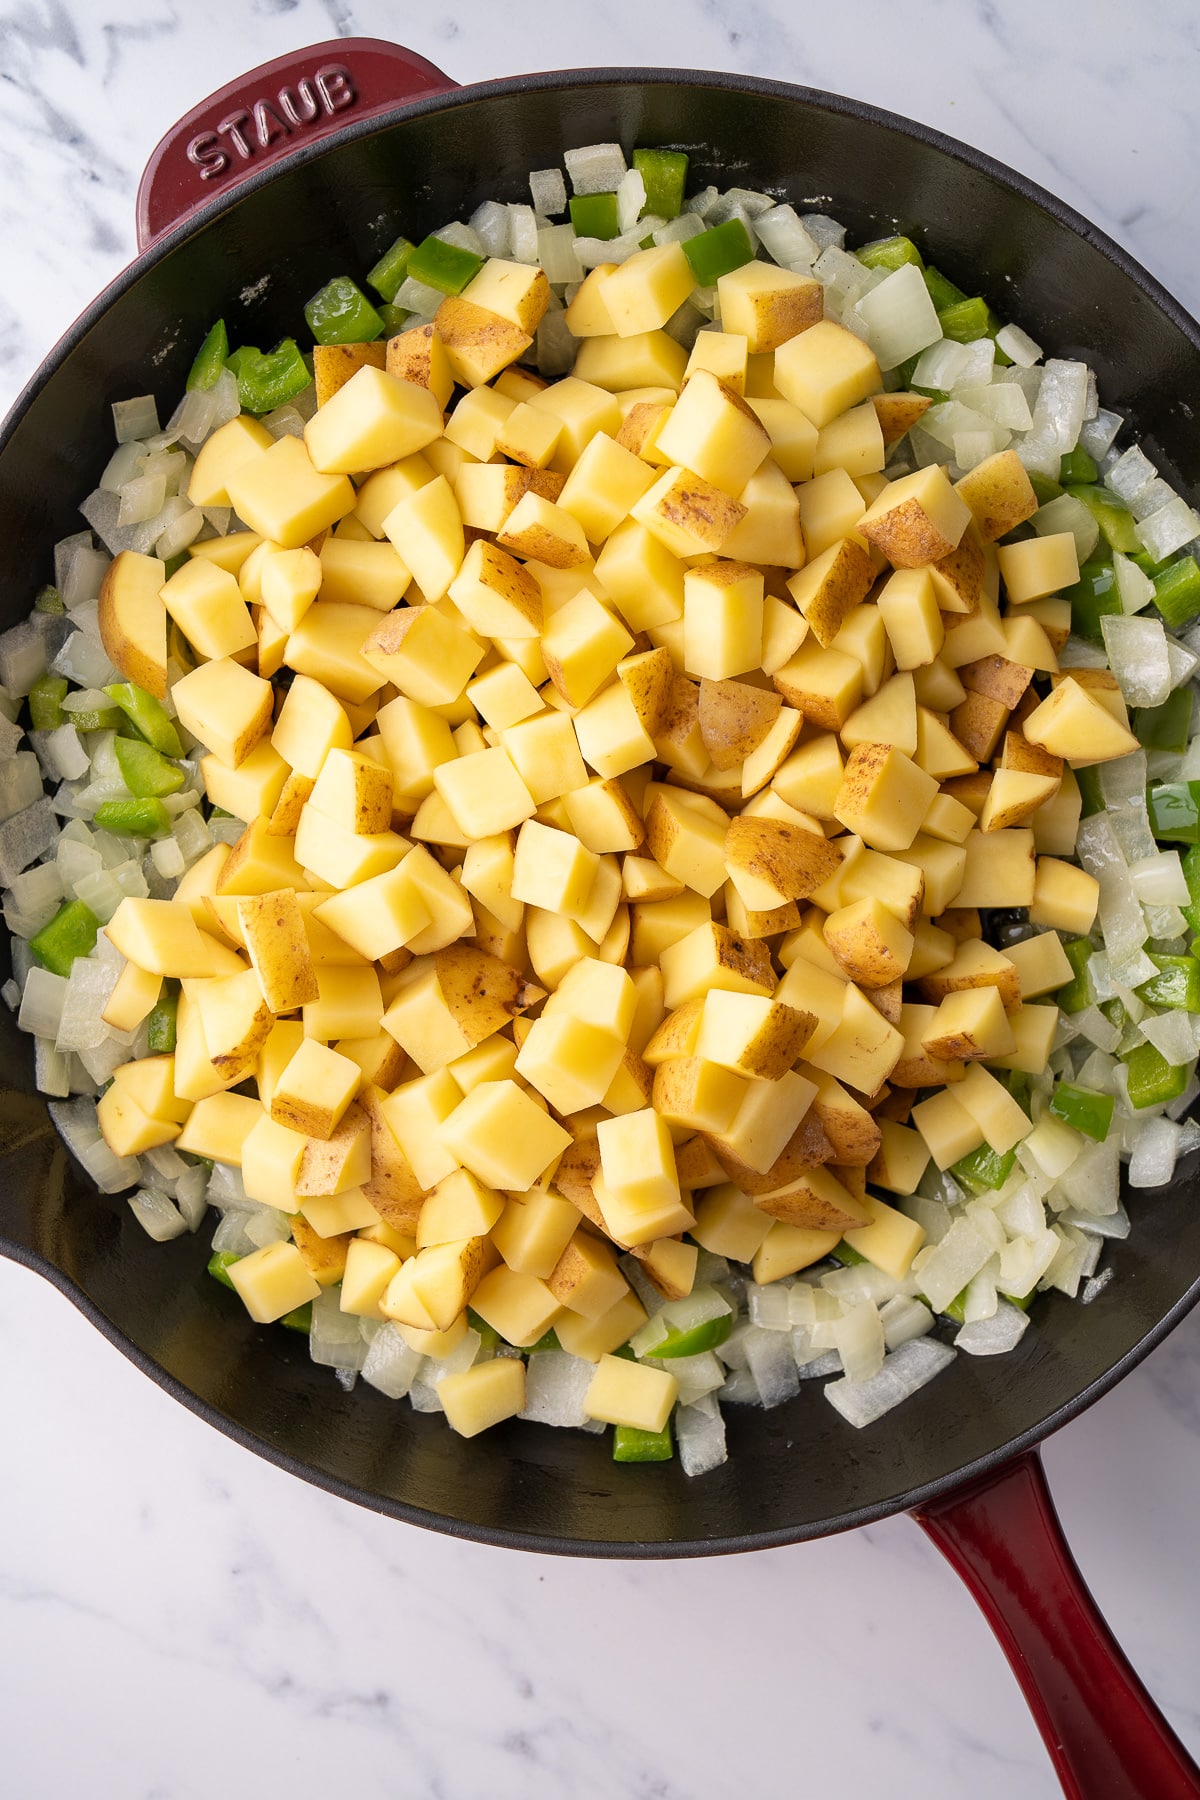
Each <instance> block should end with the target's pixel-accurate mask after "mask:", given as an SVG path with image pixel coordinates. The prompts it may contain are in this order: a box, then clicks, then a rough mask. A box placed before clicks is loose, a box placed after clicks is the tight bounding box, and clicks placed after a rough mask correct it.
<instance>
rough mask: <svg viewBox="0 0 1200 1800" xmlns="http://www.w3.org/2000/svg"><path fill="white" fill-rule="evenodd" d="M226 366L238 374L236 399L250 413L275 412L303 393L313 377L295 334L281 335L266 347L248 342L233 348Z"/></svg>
mask: <svg viewBox="0 0 1200 1800" xmlns="http://www.w3.org/2000/svg"><path fill="white" fill-rule="evenodd" d="M225 366H226V368H229V369H232V370H233V372H234V374H235V375H236V376H237V384H238V400H239V402H240V404H241V407H242V410H243V411H244V412H249V413H269V412H274V410H275V408H276V407H277V406H283V405H285V404H286V402H287V401H289V400H294V399H295V398H296V395H297V394H302V393H303V392H304V390H305V388H306V387H307V386H308V384H309V382H310V381H311V380H312V375H311V373H310V371H309V367H308V364H307V363H306V362H305V360H304V358H303V357H302V356H301V354H300V350H299V346H298V345H297V343H296V340H295V338H284V339H283V341H282V343H280V344H277V345H276V346H275V348H274V350H267V351H263V350H256V349H255V348H254V346H253V345H251V344H247V345H246V347H245V348H244V349H242V350H235V351H234V352H233V354H232V356H230V358H229V360H228V362H227V363H226V365H225Z"/></svg>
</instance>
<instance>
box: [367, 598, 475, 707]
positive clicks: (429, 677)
mask: <svg viewBox="0 0 1200 1800" xmlns="http://www.w3.org/2000/svg"><path fill="white" fill-rule="evenodd" d="M362 649H363V655H364V656H365V657H366V659H367V661H368V662H369V663H371V664H372V665H373V666H374V667H375V668H376V669H378V670H379V672H380V674H381V675H383V676H384V678H385V679H386V680H388V681H391V682H394V683H395V685H396V686H397V687H398V688H399V689H400V692H401V693H402V694H404V695H407V697H408V698H409V699H411V700H415V701H417V702H419V703H420V704H421V705H422V706H445V705H447V704H449V702H451V701H453V700H456V699H457V698H458V696H459V695H460V694H461V693H462V691H463V689H464V688H465V687H466V685H467V682H468V681H469V680H470V678H471V676H472V674H473V673H474V671H475V669H476V668H477V667H478V665H479V663H480V662H481V661H482V658H483V648H482V646H481V645H480V644H479V643H478V642H477V641H476V640H475V639H474V638H473V637H471V636H470V635H469V634H468V633H467V632H465V631H463V630H462V629H461V628H460V627H459V626H457V625H454V624H452V623H451V621H450V620H449V619H447V618H445V617H444V616H443V615H442V614H441V613H440V612H438V611H437V609H436V608H435V607H432V606H420V607H402V608H400V609H399V610H398V611H396V612H392V613H388V614H387V615H386V616H385V617H384V618H383V619H381V620H380V622H379V624H378V625H377V626H376V627H375V629H374V630H373V631H372V632H371V634H370V636H369V637H368V638H367V639H366V640H365V642H364V644H363V647H362Z"/></svg>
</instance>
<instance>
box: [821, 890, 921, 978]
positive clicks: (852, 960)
mask: <svg viewBox="0 0 1200 1800" xmlns="http://www.w3.org/2000/svg"><path fill="white" fill-rule="evenodd" d="M824 935H825V942H826V944H827V945H828V946H829V948H830V950H832V952H833V954H834V956H835V957H836V958H837V961H838V962H839V964H840V965H841V967H842V968H843V969H844V970H845V971H846V973H847V975H848V976H849V977H850V979H851V981H854V982H857V983H858V985H859V986H860V987H863V988H868V989H871V988H881V987H886V986H887V985H888V983H889V982H892V981H901V980H903V979H904V976H905V975H906V973H907V971H908V965H909V961H910V959H911V957H912V951H913V935H912V933H911V932H910V931H908V930H906V928H905V927H904V926H903V925H902V924H901V923H900V921H899V919H897V918H896V916H895V915H894V914H893V913H891V912H889V911H888V909H887V907H886V906H884V905H883V903H882V901H880V900H877V899H875V898H874V897H873V896H872V897H870V898H867V899H863V900H858V901H855V903H854V904H853V905H851V906H843V907H839V908H838V910H837V911H836V912H832V913H830V914H829V917H828V918H827V919H826V921H825V927H824Z"/></svg>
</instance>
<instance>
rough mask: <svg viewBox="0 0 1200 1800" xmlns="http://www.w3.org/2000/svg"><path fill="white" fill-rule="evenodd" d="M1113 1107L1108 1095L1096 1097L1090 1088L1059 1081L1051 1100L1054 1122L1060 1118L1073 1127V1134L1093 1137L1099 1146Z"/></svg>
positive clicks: (1113, 1103) (1110, 1097) (1106, 1129)
mask: <svg viewBox="0 0 1200 1800" xmlns="http://www.w3.org/2000/svg"><path fill="white" fill-rule="evenodd" d="M1115 1105H1116V1102H1115V1100H1114V1099H1113V1097H1112V1095H1111V1094H1097V1093H1096V1092H1094V1090H1093V1089H1091V1088H1081V1087H1075V1086H1074V1084H1073V1083H1072V1082H1069V1081H1060V1082H1058V1083H1057V1085H1056V1086H1055V1089H1054V1093H1053V1095H1052V1096H1051V1099H1050V1111H1051V1112H1052V1113H1053V1115H1054V1117H1055V1118H1056V1119H1061V1120H1062V1121H1063V1123H1064V1124H1065V1125H1073V1126H1074V1127H1075V1129H1076V1131H1082V1133H1083V1135H1084V1137H1090V1138H1093V1139H1094V1140H1095V1142H1096V1143H1097V1144H1102V1143H1103V1142H1104V1140H1105V1138H1106V1137H1107V1136H1108V1132H1109V1127H1110V1126H1111V1124H1112V1117H1113V1108H1114V1106H1115Z"/></svg>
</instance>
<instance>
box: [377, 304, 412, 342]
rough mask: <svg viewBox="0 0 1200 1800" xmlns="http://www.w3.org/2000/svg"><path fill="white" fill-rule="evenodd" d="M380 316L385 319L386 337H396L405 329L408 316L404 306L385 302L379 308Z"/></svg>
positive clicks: (384, 332)
mask: <svg viewBox="0 0 1200 1800" xmlns="http://www.w3.org/2000/svg"><path fill="white" fill-rule="evenodd" d="M379 317H380V318H381V319H382V320H383V334H384V336H385V337H390V338H393V337H396V336H398V334H399V333H400V332H402V331H403V330H404V321H405V320H406V319H407V318H408V314H407V313H406V312H405V310H404V308H403V307H402V306H391V305H389V304H387V303H385V304H384V305H383V306H381V307H380V308H379Z"/></svg>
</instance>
